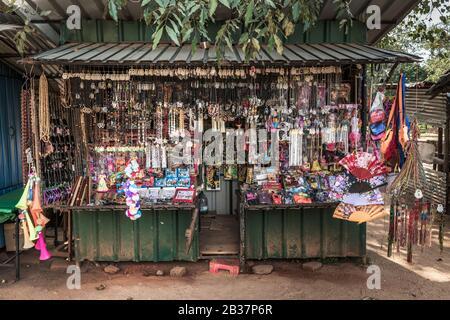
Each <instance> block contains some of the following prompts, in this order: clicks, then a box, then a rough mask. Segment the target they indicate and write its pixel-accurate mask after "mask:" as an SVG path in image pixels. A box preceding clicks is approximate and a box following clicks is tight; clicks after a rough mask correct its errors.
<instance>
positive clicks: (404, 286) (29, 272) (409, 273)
mask: <svg viewBox="0 0 450 320" xmlns="http://www.w3.org/2000/svg"><path fill="white" fill-rule="evenodd" d="M448 225H450V224H449V223H447V226H448ZM387 227H388V221H387V219H385V220H379V221H376V222H373V223H370V224H369V225H368V228H367V230H368V234H367V250H368V257H369V264H375V265H378V266H379V267H380V270H381V289H380V290H369V289H368V288H367V285H366V282H367V278H368V276H369V274H367V272H366V271H367V266H363V265H361V264H359V263H357V262H343V261H340V262H332V263H326V264H324V266H323V267H322V268H321V269H320V270H318V271H316V272H311V271H306V270H303V269H302V264H301V262H299V261H289V262H279V261H269V262H264V263H270V264H272V265H273V266H274V271H273V272H272V274H270V275H254V274H241V275H239V276H238V277H235V278H234V277H231V276H230V275H229V274H228V273H227V272H221V273H219V274H211V273H209V272H208V262H207V261H201V262H198V263H141V264H133V263H121V264H118V266H119V267H120V269H121V270H120V272H118V273H117V274H114V275H110V274H106V273H105V272H104V271H103V268H104V267H105V266H106V265H107V264H105V263H102V264H97V265H95V264H93V263H85V264H84V266H83V268H82V269H83V273H82V277H81V289H80V290H69V289H67V286H66V280H67V277H68V276H69V275H68V274H66V273H65V270H64V269H63V268H59V269H53V268H49V263H43V264H42V263H41V264H40V263H39V260H38V256H37V252H36V250H34V249H31V250H29V251H28V252H26V253H25V254H24V255H23V257H22V279H21V280H20V281H19V282H14V280H13V279H14V272H13V270H10V269H0V299H52V300H54V299H108V300H112V299H117V300H124V299H151V300H155V299H450V253H449V250H448V248H449V245H450V243H449V241H450V240H449V239H450V230H449V229H448V228H447V229H448V230H447V234H446V242H445V250H444V253H443V254H442V255H441V254H440V252H439V246H438V243H437V230H435V232H434V233H433V244H432V247H431V248H430V247H426V248H424V249H423V250H421V249H420V248H415V252H414V263H413V264H408V263H407V262H406V256H405V253H404V252H401V253H395V255H394V256H393V257H392V258H387V257H386V237H387ZM255 263H261V262H255ZM177 265H179V266H185V267H187V270H188V274H187V275H186V276H185V277H182V278H173V277H170V276H168V272H169V270H170V269H171V268H172V267H174V266H177ZM156 270H163V271H164V272H165V274H166V275H165V276H162V277H157V276H156V275H155V272H156Z"/></svg>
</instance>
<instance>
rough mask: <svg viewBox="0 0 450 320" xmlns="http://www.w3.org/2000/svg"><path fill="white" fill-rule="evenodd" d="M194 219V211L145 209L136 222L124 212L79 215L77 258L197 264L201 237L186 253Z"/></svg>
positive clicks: (76, 215)
mask: <svg viewBox="0 0 450 320" xmlns="http://www.w3.org/2000/svg"><path fill="white" fill-rule="evenodd" d="M191 219H192V211H191V210H169V209H168V210H156V211H152V210H145V209H144V210H143V211H142V217H141V218H139V219H138V220H136V221H131V220H130V219H128V218H127V217H126V216H125V211H124V210H100V209H99V210H94V209H93V210H85V211H75V212H74V214H73V223H74V225H73V230H74V236H75V256H76V259H79V260H81V261H82V260H91V261H135V262H139V261H153V262H158V261H196V260H197V259H198V256H199V251H198V233H196V235H195V236H194V240H193V242H192V247H191V249H190V251H189V253H186V251H185V249H186V247H185V246H186V238H185V232H186V229H188V228H189V226H190V224H191Z"/></svg>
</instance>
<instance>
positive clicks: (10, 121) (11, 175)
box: [0, 63, 22, 195]
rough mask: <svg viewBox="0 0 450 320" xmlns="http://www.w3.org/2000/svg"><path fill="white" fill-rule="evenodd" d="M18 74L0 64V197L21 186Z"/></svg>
mask: <svg viewBox="0 0 450 320" xmlns="http://www.w3.org/2000/svg"><path fill="white" fill-rule="evenodd" d="M21 86H22V80H21V77H20V75H19V74H17V73H16V72H14V71H13V70H11V69H10V68H9V67H7V66H6V65H4V64H1V63H0V195H1V194H4V193H6V192H9V191H11V190H14V189H17V188H18V187H20V186H21V185H22V168H21V150H20V89H21Z"/></svg>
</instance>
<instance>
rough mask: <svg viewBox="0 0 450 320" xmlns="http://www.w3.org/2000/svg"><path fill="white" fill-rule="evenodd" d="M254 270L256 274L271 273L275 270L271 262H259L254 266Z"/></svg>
mask: <svg viewBox="0 0 450 320" xmlns="http://www.w3.org/2000/svg"><path fill="white" fill-rule="evenodd" d="M252 271H253V273H254V274H260V275H265V274H271V273H272V271H273V266H272V265H271V264H259V265H256V266H253V267H252Z"/></svg>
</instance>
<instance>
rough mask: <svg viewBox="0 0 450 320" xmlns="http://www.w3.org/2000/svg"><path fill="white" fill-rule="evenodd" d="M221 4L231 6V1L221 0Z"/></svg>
mask: <svg viewBox="0 0 450 320" xmlns="http://www.w3.org/2000/svg"><path fill="white" fill-rule="evenodd" d="M219 1H220V3H221V4H223V5H224V6H225V7H227V8H231V6H230V2H229V1H228V0H219Z"/></svg>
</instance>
